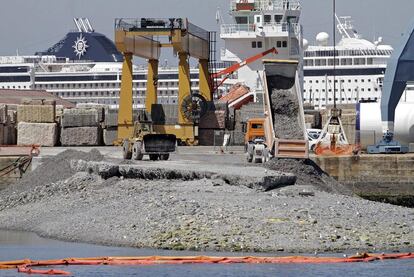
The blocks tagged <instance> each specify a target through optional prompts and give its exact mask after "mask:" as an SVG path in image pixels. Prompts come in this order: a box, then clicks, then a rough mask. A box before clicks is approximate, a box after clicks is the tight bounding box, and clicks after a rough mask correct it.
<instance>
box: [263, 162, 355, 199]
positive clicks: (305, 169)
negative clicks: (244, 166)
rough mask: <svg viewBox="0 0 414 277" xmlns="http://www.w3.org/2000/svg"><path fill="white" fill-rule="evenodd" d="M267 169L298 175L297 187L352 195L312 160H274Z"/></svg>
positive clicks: (267, 164)
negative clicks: (301, 186) (309, 187)
mask: <svg viewBox="0 0 414 277" xmlns="http://www.w3.org/2000/svg"><path fill="white" fill-rule="evenodd" d="M265 167H266V168H269V169H272V170H277V171H280V172H286V173H292V174H294V175H296V177H297V180H296V185H308V186H313V187H314V188H317V189H319V190H322V191H325V192H329V193H336V194H344V195H352V192H351V191H350V190H349V189H348V188H346V187H345V186H343V185H342V184H341V183H339V182H338V181H336V180H335V179H334V178H332V177H330V176H329V175H328V174H326V173H325V172H324V171H323V170H322V169H321V168H320V167H319V166H318V165H317V164H316V163H315V162H313V161H311V160H296V159H272V160H270V161H269V162H267V163H266V164H265Z"/></svg>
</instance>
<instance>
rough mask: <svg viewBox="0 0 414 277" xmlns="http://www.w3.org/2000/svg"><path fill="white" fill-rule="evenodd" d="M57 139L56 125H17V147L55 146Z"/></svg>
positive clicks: (22, 123) (23, 123) (20, 123)
mask: <svg viewBox="0 0 414 277" xmlns="http://www.w3.org/2000/svg"><path fill="white" fill-rule="evenodd" d="M57 138H58V129H57V124H56V123H26V122H19V124H18V125H17V144H18V145H33V144H36V145H41V146H55V145H56V143H57Z"/></svg>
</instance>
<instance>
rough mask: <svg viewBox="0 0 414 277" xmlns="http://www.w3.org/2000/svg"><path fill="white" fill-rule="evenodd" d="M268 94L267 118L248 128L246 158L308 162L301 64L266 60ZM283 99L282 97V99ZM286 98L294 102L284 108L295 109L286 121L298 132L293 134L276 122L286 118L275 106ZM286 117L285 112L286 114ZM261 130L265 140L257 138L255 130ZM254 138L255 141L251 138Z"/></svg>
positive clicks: (264, 160) (265, 72)
mask: <svg viewBox="0 0 414 277" xmlns="http://www.w3.org/2000/svg"><path fill="white" fill-rule="evenodd" d="M263 64H264V69H265V70H264V90H265V105H264V115H265V118H264V119H262V120H258V121H257V122H253V121H251V122H250V123H251V124H250V125H249V126H248V127H247V135H246V139H248V142H247V143H246V155H247V160H248V161H249V162H252V161H254V162H262V163H264V162H266V161H268V160H269V159H270V158H293V159H308V158H309V150H308V140H307V139H306V138H307V134H306V128H305V119H304V110H303V103H302V101H301V99H302V97H301V90H300V85H299V78H298V62H297V61H287V60H264V61H263ZM279 96H280V97H279ZM285 98H289V99H293V102H292V103H288V102H286V103H285V104H282V106H283V105H284V106H285V107H284V108H287V109H292V111H293V112H292V113H290V114H289V115H288V117H287V118H286V120H287V121H286V122H285V123H286V124H289V125H290V124H291V123H293V124H292V127H293V128H297V130H295V131H294V132H293V133H292V132H291V131H292V130H289V128H290V126H281V125H280V124H281V123H279V124H278V125H276V124H275V122H278V121H279V118H278V117H281V116H286V115H284V114H280V113H277V111H276V110H275V106H277V105H281V104H280V103H275V102H281V103H282V102H284V101H285ZM282 113H283V112H282ZM254 127H257V128H256V129H258V130H257V131H258V132H257V133H260V132H262V133H263V131H264V137H263V138H262V137H260V136H259V135H257V134H256V135H253V133H252V130H253V129H255V128H254ZM249 134H252V136H251V137H247V136H248V135H249Z"/></svg>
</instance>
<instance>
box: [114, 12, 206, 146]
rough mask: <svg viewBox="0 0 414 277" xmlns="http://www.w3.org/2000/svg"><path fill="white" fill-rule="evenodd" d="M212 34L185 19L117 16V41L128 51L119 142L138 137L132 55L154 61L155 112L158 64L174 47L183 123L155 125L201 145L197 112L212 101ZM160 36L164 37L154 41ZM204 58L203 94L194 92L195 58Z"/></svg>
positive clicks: (149, 94) (149, 96)
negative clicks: (163, 50)
mask: <svg viewBox="0 0 414 277" xmlns="http://www.w3.org/2000/svg"><path fill="white" fill-rule="evenodd" d="M210 35H211V33H210V32H208V31H206V30H204V29H202V28H200V27H198V26H196V25H194V24H192V23H190V22H189V21H188V20H187V19H183V18H168V19H154V18H140V19H116V20H115V44H116V47H117V49H118V50H119V51H120V52H121V53H122V54H123V56H124V62H123V68H122V83H121V91H120V100H119V114H118V143H121V142H122V141H123V140H124V139H128V138H130V137H131V136H132V133H133V131H134V121H133V100H132V96H133V95H132V92H133V90H132V87H133V80H134V77H135V76H134V73H133V71H132V58H133V56H138V57H141V58H144V59H147V60H148V73H147V87H146V100H145V110H146V112H147V113H148V114H151V112H152V107H153V105H154V104H157V88H158V64H159V58H160V55H161V48H166V47H169V48H172V49H173V51H174V53H176V54H177V56H178V59H179V65H178V79H179V81H178V86H179V93H178V103H177V104H178V105H177V109H178V122H175V123H174V124H162V125H156V124H153V126H152V128H153V129H154V131H155V132H156V133H158V134H171V135H175V136H176V138H177V139H178V140H180V141H182V142H183V143H186V144H187V145H193V144H196V143H197V141H196V135H197V128H196V126H195V125H196V124H195V122H194V121H195V118H194V117H195V115H197V116H198V117H200V116H201V115H200V113H201V112H200V111H201V110H202V106H203V105H204V103H205V102H206V101H211V100H212V88H211V85H212V84H211V78H210V73H209V58H210V42H211V39H210ZM154 37H157V38H160V39H162V38H163V39H164V41H158V40H154ZM190 57H194V58H197V59H198V63H199V71H200V74H199V92H198V93H193V92H192V90H191V76H190V68H189V58H190Z"/></svg>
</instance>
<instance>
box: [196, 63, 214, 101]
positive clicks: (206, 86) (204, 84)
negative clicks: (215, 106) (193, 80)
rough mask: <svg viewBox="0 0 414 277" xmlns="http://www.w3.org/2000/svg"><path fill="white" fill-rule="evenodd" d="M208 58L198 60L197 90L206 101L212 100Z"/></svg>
mask: <svg viewBox="0 0 414 277" xmlns="http://www.w3.org/2000/svg"><path fill="white" fill-rule="evenodd" d="M208 62H209V61H208V60H203V59H200V60H199V66H198V67H199V72H200V73H199V75H200V76H199V91H200V95H202V96H203V97H204V99H206V100H207V101H212V100H213V95H212V93H211V92H212V87H211V85H212V84H211V78H210V72H209V70H208Z"/></svg>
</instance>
